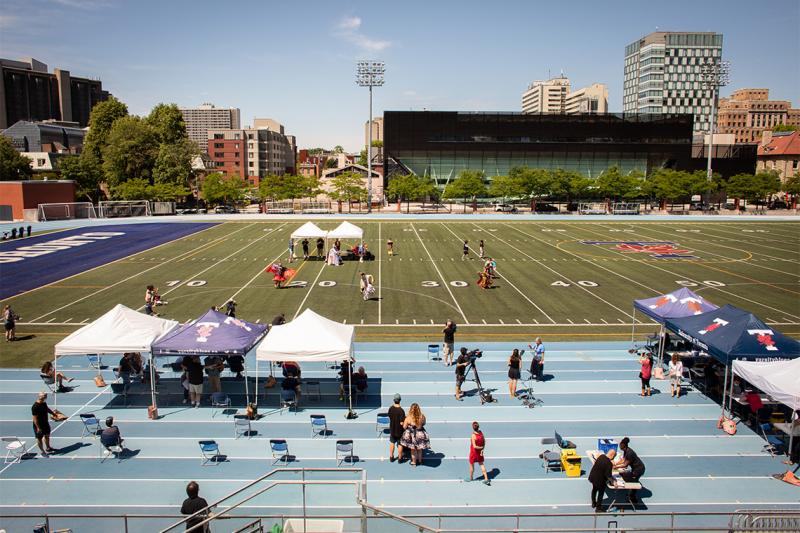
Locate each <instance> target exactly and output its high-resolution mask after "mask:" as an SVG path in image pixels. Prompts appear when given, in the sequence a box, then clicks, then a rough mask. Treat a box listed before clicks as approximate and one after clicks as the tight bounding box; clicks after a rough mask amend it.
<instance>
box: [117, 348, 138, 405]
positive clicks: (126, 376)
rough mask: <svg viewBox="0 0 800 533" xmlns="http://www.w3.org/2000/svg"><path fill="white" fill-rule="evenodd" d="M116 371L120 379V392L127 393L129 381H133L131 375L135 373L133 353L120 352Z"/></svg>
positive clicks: (129, 385)
mask: <svg viewBox="0 0 800 533" xmlns="http://www.w3.org/2000/svg"><path fill="white" fill-rule="evenodd" d="M117 373H118V374H119V377H120V379H121V380H122V392H123V394H125V395H127V394H128V390H129V389H130V388H131V383H132V382H133V376H135V375H136V374H137V372H136V366H135V365H134V362H133V353H130V352H128V353H124V354H122V359H120V360H119V367H118V368H117Z"/></svg>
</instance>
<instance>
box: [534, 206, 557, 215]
mask: <svg viewBox="0 0 800 533" xmlns="http://www.w3.org/2000/svg"><path fill="white" fill-rule="evenodd" d="M536 212H537V213H557V212H558V207H556V206H554V205H553V204H536Z"/></svg>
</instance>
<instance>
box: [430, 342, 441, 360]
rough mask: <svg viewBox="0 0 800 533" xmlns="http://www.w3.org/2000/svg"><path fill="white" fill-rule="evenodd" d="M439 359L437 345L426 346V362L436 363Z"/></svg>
mask: <svg viewBox="0 0 800 533" xmlns="http://www.w3.org/2000/svg"><path fill="white" fill-rule="evenodd" d="M439 359H440V357H439V345H438V344H429V345H428V361H438V360H439Z"/></svg>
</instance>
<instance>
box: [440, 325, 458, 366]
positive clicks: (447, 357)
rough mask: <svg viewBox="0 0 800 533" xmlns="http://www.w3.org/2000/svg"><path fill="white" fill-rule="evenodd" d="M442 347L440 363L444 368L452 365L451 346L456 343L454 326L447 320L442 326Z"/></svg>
mask: <svg viewBox="0 0 800 533" xmlns="http://www.w3.org/2000/svg"><path fill="white" fill-rule="evenodd" d="M442 333H444V345H443V346H442V363H443V364H444V366H450V365H452V364H453V345H454V344H455V342H456V324H455V322H453V321H452V320H450V319H449V318H448V319H447V322H445V324H444V329H443V330H442Z"/></svg>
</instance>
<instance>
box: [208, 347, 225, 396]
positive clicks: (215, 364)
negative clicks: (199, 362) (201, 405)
mask: <svg viewBox="0 0 800 533" xmlns="http://www.w3.org/2000/svg"><path fill="white" fill-rule="evenodd" d="M205 367H206V374H208V384H209V385H211V392H222V381H221V380H220V377H219V376H220V373H221V372H222V371H223V370H224V369H225V364H224V363H223V362H222V359H221V358H220V357H219V356H217V355H209V356H208V357H206V360H205Z"/></svg>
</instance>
